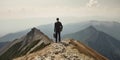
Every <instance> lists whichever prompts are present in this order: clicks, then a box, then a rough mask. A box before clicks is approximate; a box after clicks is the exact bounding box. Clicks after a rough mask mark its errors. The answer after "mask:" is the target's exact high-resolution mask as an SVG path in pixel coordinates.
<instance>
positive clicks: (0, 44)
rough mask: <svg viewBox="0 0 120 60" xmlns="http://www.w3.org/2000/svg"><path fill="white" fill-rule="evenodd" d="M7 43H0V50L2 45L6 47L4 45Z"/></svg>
mask: <svg viewBox="0 0 120 60" xmlns="http://www.w3.org/2000/svg"><path fill="white" fill-rule="evenodd" d="M8 43H9V42H0V49H1V48H2V47H3V46H4V45H6V44H8Z"/></svg>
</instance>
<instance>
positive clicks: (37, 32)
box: [27, 27, 43, 35]
mask: <svg viewBox="0 0 120 60" xmlns="http://www.w3.org/2000/svg"><path fill="white" fill-rule="evenodd" d="M36 34H43V33H42V32H41V31H40V30H39V29H37V28H35V27H34V28H32V29H31V31H30V32H28V33H27V35H36Z"/></svg>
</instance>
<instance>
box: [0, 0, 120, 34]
mask: <svg viewBox="0 0 120 60" xmlns="http://www.w3.org/2000/svg"><path fill="white" fill-rule="evenodd" d="M90 16H99V17H106V18H108V17H110V18H119V17H120V0H0V34H2V35H4V34H6V33H10V32H16V31H20V30H24V29H27V28H31V27H33V26H38V25H42V24H48V23H52V22H54V21H55V18H50V17H90ZM35 18H44V19H40V20H39V19H35ZM46 18H50V19H49V20H50V21H48V20H47V19H46ZM93 19H94V18H93ZM63 22H64V23H70V22H71V21H70V22H68V20H67V21H66V20H63ZM72 22H73V21H72ZM8 30H9V31H8ZM6 31H7V32H6Z"/></svg>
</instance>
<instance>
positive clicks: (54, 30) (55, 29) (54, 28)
mask: <svg viewBox="0 0 120 60" xmlns="http://www.w3.org/2000/svg"><path fill="white" fill-rule="evenodd" d="M55 25H56V24H54V32H55V31H56V29H55Z"/></svg>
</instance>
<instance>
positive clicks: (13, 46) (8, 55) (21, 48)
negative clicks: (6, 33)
mask: <svg viewBox="0 0 120 60" xmlns="http://www.w3.org/2000/svg"><path fill="white" fill-rule="evenodd" d="M51 42H52V40H51V39H49V38H48V37H47V36H46V35H44V34H43V33H42V32H41V31H40V30H38V29H36V28H33V29H32V30H31V31H30V32H29V33H27V34H26V35H25V36H23V37H21V38H19V39H16V40H14V41H12V42H10V43H8V44H7V45H6V46H5V47H3V48H2V49H1V50H0V52H1V53H0V60H11V59H13V58H15V57H18V56H22V55H25V54H29V53H32V52H35V51H37V50H40V49H42V48H44V47H45V46H47V45H49V44H50V43H51Z"/></svg>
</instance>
